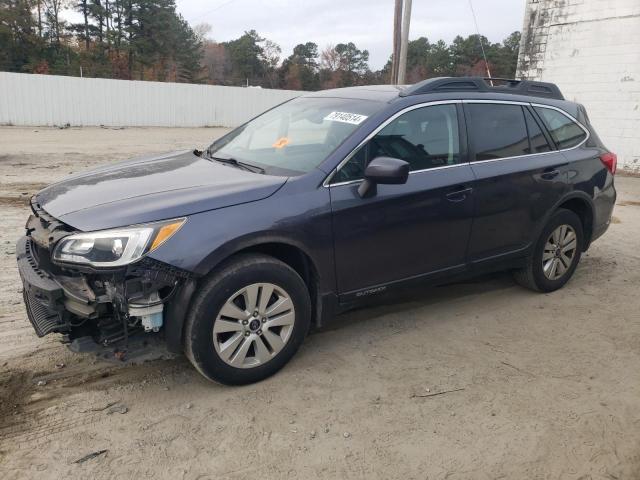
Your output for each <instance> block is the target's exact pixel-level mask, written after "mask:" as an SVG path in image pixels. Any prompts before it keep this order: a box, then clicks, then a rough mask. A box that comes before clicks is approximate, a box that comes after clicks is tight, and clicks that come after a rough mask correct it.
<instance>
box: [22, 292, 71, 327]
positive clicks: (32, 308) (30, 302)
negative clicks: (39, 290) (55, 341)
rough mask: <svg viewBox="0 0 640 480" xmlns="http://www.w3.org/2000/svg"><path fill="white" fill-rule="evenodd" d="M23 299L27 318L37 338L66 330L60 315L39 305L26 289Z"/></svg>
mask: <svg viewBox="0 0 640 480" xmlns="http://www.w3.org/2000/svg"><path fill="white" fill-rule="evenodd" d="M23 297H24V304H25V305H26V307H27V316H28V317H29V321H30V322H31V325H33V329H34V330H35V331H36V334H37V335H38V336H39V337H44V336H45V335H47V334H49V333H52V332H60V331H63V330H66V322H65V321H64V320H63V319H62V315H61V314H60V313H58V312H56V311H55V310H51V309H50V308H48V307H46V306H45V305H43V304H42V303H40V302H39V301H38V299H37V298H36V297H35V295H34V294H33V293H31V292H30V291H29V290H28V289H27V288H25V289H24V291H23Z"/></svg>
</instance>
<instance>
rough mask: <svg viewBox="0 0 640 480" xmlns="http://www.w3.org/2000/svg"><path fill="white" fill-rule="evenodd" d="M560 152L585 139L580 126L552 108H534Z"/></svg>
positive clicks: (585, 135) (584, 133)
mask: <svg viewBox="0 0 640 480" xmlns="http://www.w3.org/2000/svg"><path fill="white" fill-rule="evenodd" d="M534 108H535V110H536V112H538V115H540V118H541V119H542V121H543V122H544V124H545V126H546V127H547V130H549V134H550V135H551V138H553V141H554V142H556V145H557V146H558V148H559V149H560V150H564V149H566V148H572V147H575V146H576V145H579V144H581V143H582V142H583V141H584V139H585V138H587V134H586V132H585V131H584V130H583V129H582V127H581V126H580V125H578V124H577V123H576V122H574V121H573V120H571V119H570V118H569V117H568V116H566V115H565V114H564V113H562V112H559V111H558V110H554V109H552V108H545V107H534Z"/></svg>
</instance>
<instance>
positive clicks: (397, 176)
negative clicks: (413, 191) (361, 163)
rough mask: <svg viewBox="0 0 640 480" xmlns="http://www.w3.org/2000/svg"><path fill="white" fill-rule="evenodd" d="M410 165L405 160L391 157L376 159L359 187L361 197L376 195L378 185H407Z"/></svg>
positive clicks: (370, 163) (370, 164) (368, 167)
mask: <svg viewBox="0 0 640 480" xmlns="http://www.w3.org/2000/svg"><path fill="white" fill-rule="evenodd" d="M408 178H409V164H408V163H407V162H405V161H404V160H400V159H398V158H391V157H376V158H374V159H373V160H371V162H369V165H367V168H366V169H365V171H364V181H363V182H362V183H361V184H360V186H359V187H358V194H359V195H360V197H362V198H365V197H370V196H372V195H375V193H376V191H377V189H376V185H378V184H379V183H380V184H384V185H400V184H403V183H407V179H408Z"/></svg>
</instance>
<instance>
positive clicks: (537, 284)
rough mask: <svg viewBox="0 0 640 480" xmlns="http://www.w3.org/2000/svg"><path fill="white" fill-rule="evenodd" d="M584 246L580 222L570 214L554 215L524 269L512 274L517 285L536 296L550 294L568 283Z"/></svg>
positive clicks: (565, 212) (560, 211) (563, 212)
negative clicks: (541, 293)
mask: <svg viewBox="0 0 640 480" xmlns="http://www.w3.org/2000/svg"><path fill="white" fill-rule="evenodd" d="M583 245H584V233H583V229H582V222H581V221H580V218H579V217H578V216H577V215H576V214H575V213H574V212H572V211H571V210H565V209H559V210H558V211H556V212H555V213H554V214H553V215H552V216H551V218H550V219H549V221H548V222H547V225H546V226H545V228H544V229H543V230H542V233H541V235H540V237H539V239H538V241H537V242H536V244H535V246H534V251H533V254H532V255H531V257H529V259H528V261H527V266H526V267H525V268H522V269H520V270H516V271H515V272H514V278H515V280H516V282H518V283H519V284H520V285H522V286H524V287H527V288H529V289H531V290H535V291H538V292H552V291H554V290H557V289H559V288H561V287H562V286H563V285H564V284H565V283H567V282H568V281H569V279H570V278H571V276H572V275H573V272H574V271H575V269H576V267H577V266H578V262H579V261H580V255H581V253H582V248H583Z"/></svg>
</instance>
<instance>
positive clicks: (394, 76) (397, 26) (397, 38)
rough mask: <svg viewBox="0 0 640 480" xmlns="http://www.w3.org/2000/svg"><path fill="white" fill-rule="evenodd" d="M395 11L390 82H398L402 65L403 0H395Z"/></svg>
mask: <svg viewBox="0 0 640 480" xmlns="http://www.w3.org/2000/svg"><path fill="white" fill-rule="evenodd" d="M395 2H396V4H395V9H394V11H393V54H392V56H391V78H390V81H389V83H391V85H396V84H397V83H398V67H399V66H400V42H401V31H400V30H401V28H402V0H395Z"/></svg>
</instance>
